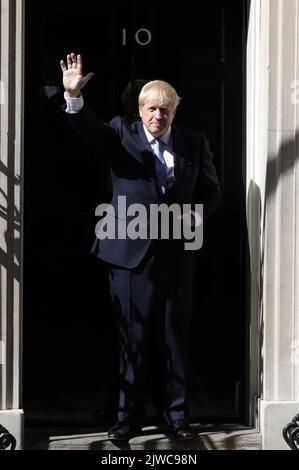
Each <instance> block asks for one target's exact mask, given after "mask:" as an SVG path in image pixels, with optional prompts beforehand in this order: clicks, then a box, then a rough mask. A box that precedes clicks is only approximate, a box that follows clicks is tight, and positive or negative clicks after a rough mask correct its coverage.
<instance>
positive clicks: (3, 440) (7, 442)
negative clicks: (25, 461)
mask: <svg viewBox="0 0 299 470" xmlns="http://www.w3.org/2000/svg"><path fill="white" fill-rule="evenodd" d="M16 444H17V442H16V440H15V438H14V436H13V435H12V434H10V432H9V431H7V429H6V428H5V427H4V426H2V425H1V424H0V450H15V448H16Z"/></svg>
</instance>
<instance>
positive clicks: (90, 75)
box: [80, 72, 93, 88]
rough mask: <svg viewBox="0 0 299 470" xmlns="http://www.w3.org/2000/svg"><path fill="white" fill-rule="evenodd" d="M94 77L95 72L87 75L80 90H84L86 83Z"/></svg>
mask: <svg viewBox="0 0 299 470" xmlns="http://www.w3.org/2000/svg"><path fill="white" fill-rule="evenodd" d="M92 76H93V72H89V73H88V74H87V75H85V77H83V78H82V81H81V87H80V88H83V87H84V86H85V85H86V83H87V82H88V81H89V80H90V79H91V77H92Z"/></svg>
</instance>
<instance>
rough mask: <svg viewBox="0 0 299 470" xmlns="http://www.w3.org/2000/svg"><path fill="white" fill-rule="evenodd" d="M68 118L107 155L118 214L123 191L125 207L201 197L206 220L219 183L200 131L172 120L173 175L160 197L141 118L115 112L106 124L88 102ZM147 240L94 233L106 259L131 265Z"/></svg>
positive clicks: (139, 258)
mask: <svg viewBox="0 0 299 470" xmlns="http://www.w3.org/2000/svg"><path fill="white" fill-rule="evenodd" d="M68 118H69V119H70V121H71V123H72V125H73V127H74V128H75V129H76V131H77V132H78V133H79V134H80V135H81V136H82V138H83V140H84V141H85V142H86V144H87V145H88V146H89V147H91V148H92V149H93V151H94V152H95V154H96V155H97V156H98V157H97V158H99V159H109V164H110V167H111V178H112V188H113V197H112V201H111V202H110V204H111V205H112V206H113V208H114V211H115V217H116V218H117V217H118V216H119V215H118V212H117V209H118V196H126V204H127V207H128V206H129V205H130V204H133V203H140V204H143V205H144V206H145V207H146V208H149V206H150V204H153V203H154V204H160V203H162V202H165V203H166V204H172V203H178V204H180V205H181V204H195V203H198V204H200V203H201V204H203V217H204V222H206V220H207V219H208V218H209V217H210V215H211V214H212V213H213V212H214V210H215V209H216V207H217V205H218V204H219V201H220V185H219V182H218V178H217V174H216V171H215V167H214V165H213V161H212V160H213V157H212V153H211V151H210V148H209V143H208V140H207V138H206V137H205V135H204V134H202V133H196V132H194V131H191V130H187V129H183V128H180V127H177V126H175V125H173V126H172V138H173V150H174V173H175V181H174V184H173V185H172V186H171V187H170V188H169V189H168V191H167V192H166V194H165V195H163V196H162V197H161V196H160V195H159V190H158V187H157V182H156V178H155V164H154V162H155V161H154V159H155V158H156V157H155V155H154V154H153V152H152V148H151V145H150V144H149V142H148V140H147V137H146V135H145V132H144V129H143V125H142V123H141V122H134V123H133V124H130V123H129V122H128V121H126V120H125V119H124V118H121V117H115V118H113V119H112V121H111V122H110V123H109V124H107V123H104V122H103V121H101V120H100V119H99V118H98V117H97V116H96V115H95V114H94V112H93V111H92V110H91V109H90V108H89V107H88V106H87V105H84V107H83V108H82V110H81V111H79V112H78V113H76V114H68ZM111 217H114V215H113V214H111ZM132 218H134V217H132ZM129 221H130V217H127V218H126V219H125V220H123V223H124V224H126V225H127V224H128V223H129ZM117 222H118V223H122V221H121V220H117ZM150 244H151V240H150V239H149V238H148V239H136V240H131V239H129V238H128V237H126V239H114V240H113V239H104V240H98V239H96V240H95V243H94V245H93V248H92V252H93V253H94V254H95V255H96V256H97V257H98V258H101V259H102V260H104V261H106V262H108V263H111V264H114V265H117V266H121V267H125V268H129V269H132V268H135V267H137V266H138V265H139V264H140V262H141V261H142V260H143V258H144V256H145V254H146V253H147V251H148V248H149V246H150Z"/></svg>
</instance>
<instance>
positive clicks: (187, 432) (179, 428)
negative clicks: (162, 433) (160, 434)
mask: <svg viewBox="0 0 299 470" xmlns="http://www.w3.org/2000/svg"><path fill="white" fill-rule="evenodd" d="M167 434H169V435H170V437H171V438H173V439H176V440H181V441H187V440H189V439H195V438H196V437H197V435H196V434H195V432H194V431H193V430H192V429H191V428H190V426H189V425H188V423H187V422H186V421H185V420H184V419H177V420H175V421H171V422H169V423H168V425H167Z"/></svg>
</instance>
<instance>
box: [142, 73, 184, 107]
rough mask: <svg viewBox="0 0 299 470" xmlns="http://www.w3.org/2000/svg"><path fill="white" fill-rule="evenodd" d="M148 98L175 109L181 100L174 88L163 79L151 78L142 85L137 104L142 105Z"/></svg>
mask: <svg viewBox="0 0 299 470" xmlns="http://www.w3.org/2000/svg"><path fill="white" fill-rule="evenodd" d="M148 98H154V99H157V100H158V101H159V102H161V103H162V104H163V105H169V106H170V107H171V108H172V109H176V108H177V106H178V105H179V103H180V101H181V98H180V97H179V96H178V94H177V92H176V90H175V89H174V88H173V87H172V86H171V85H170V84H169V83H167V82H164V81H163V80H153V81H151V82H148V83H146V84H145V85H144V86H143V88H142V90H141V92H140V94H139V98H138V104H139V106H144V104H145V102H146V100H147V99H148Z"/></svg>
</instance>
